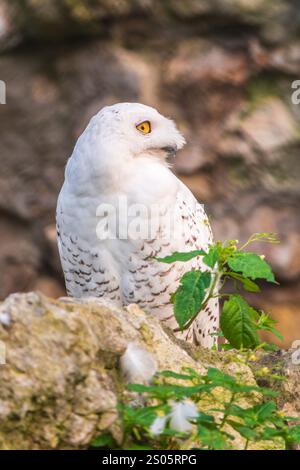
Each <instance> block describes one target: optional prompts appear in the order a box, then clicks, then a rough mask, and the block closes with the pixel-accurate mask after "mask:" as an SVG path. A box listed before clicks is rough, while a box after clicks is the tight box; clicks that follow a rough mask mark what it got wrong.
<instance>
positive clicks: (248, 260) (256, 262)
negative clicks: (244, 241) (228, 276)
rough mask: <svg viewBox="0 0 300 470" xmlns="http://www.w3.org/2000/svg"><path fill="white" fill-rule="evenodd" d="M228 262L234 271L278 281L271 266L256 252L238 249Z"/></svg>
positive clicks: (252, 276)
mask: <svg viewBox="0 0 300 470" xmlns="http://www.w3.org/2000/svg"><path fill="white" fill-rule="evenodd" d="M227 263H228V266H229V267H230V268H231V269H232V271H235V272H239V273H242V275H243V276H245V277H249V278H251V279H254V280H255V279H265V280H266V281H269V282H274V283H276V281H275V277H274V274H273V272H272V269H271V267H270V266H269V264H268V263H267V262H266V261H265V260H264V259H262V258H261V257H260V256H258V255H257V254H256V253H251V252H242V251H237V252H236V253H234V255H232V256H230V257H229V258H228V260H227Z"/></svg>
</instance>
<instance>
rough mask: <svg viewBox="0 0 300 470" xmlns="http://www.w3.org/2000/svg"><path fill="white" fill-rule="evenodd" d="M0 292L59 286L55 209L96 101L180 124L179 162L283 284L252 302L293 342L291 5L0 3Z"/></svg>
mask: <svg viewBox="0 0 300 470" xmlns="http://www.w3.org/2000/svg"><path fill="white" fill-rule="evenodd" d="M0 79H1V80H3V81H5V83H6V86H7V96H6V100H7V104H6V105H0V120H1V121H0V122H1V125H0V162H1V171H0V298H5V297H6V296H7V295H8V294H9V293H11V292H15V291H28V290H33V289H37V290H40V291H42V292H44V293H45V294H47V295H50V296H54V297H57V296H59V295H63V294H64V287H63V280H62V275H61V269H60V264H59V261H58V255H57V251H56V241H55V226H54V217H55V206H56V199H57V194H58V191H59V188H60V186H61V184H62V181H63V173H64V166H65V164H66V160H67V158H68V156H69V155H70V153H71V151H72V148H73V146H74V143H75V141H76V139H77V137H78V135H79V134H80V133H81V132H82V130H83V129H84V127H85V126H86V124H87V122H88V120H89V119H90V117H91V116H92V115H93V114H94V113H95V112H96V111H97V110H98V109H99V108H100V107H102V106H103V105H106V104H112V103H114V102H118V101H140V102H143V103H145V104H149V105H152V106H154V107H157V108H158V109H159V110H160V111H161V112H162V113H163V114H165V115H168V116H171V117H172V118H174V119H175V120H176V122H177V123H178V125H179V128H180V129H181V130H182V132H183V133H184V134H185V136H186V138H187V141H188V145H187V146H186V147H185V149H184V150H183V151H182V152H181V153H180V154H179V155H178V157H177V161H176V164H175V170H176V172H177V173H178V175H179V176H180V177H181V178H182V180H183V181H184V182H185V183H186V184H187V185H188V186H189V187H190V188H191V190H192V191H193V192H194V193H195V195H196V196H197V197H198V198H199V200H200V201H201V202H203V203H204V204H205V205H206V208H207V211H208V213H209V214H211V219H212V224H213V228H214V231H215V234H216V238H220V239H222V240H223V239H226V238H234V239H239V240H241V241H244V240H246V239H247V238H248V236H249V235H250V234H252V233H253V232H261V231H271V232H277V233H278V234H279V237H280V239H281V243H280V245H264V246H256V247H255V249H256V250H258V251H259V250H261V251H263V252H264V253H265V254H266V255H267V257H268V259H269V260H270V261H271V263H272V265H273V268H274V270H275V273H276V276H277V279H278V281H279V282H280V287H279V288H278V287H275V288H269V289H268V290H266V291H265V293H264V294H263V295H262V296H261V299H259V298H257V299H255V302H256V303H257V306H260V307H263V308H265V309H268V310H269V311H270V312H272V314H273V316H274V318H276V319H277V320H278V321H279V329H280V330H281V332H282V333H283V335H284V336H285V345H290V344H291V342H292V341H293V340H294V339H299V338H300V231H299V229H300V216H299V215H300V214H299V212H300V182H299V180H300V104H299V105H297V104H293V103H292V101H291V95H292V93H293V91H295V90H293V89H292V87H291V85H292V82H293V81H294V80H297V79H300V1H299V0H289V1H288V0H164V1H162V0H60V1H59V0H0Z"/></svg>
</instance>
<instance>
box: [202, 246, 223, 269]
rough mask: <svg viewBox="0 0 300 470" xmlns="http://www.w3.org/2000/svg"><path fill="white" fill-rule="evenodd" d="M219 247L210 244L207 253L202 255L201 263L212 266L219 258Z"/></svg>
mask: <svg viewBox="0 0 300 470" xmlns="http://www.w3.org/2000/svg"><path fill="white" fill-rule="evenodd" d="M220 253H221V247H220V246H219V245H212V246H210V247H209V250H208V253H207V254H206V255H205V256H204V257H203V263H205V264H206V266H208V267H210V268H213V267H214V266H215V264H216V262H217V261H218V260H219V258H220Z"/></svg>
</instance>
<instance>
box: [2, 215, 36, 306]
mask: <svg viewBox="0 0 300 470" xmlns="http://www.w3.org/2000/svg"><path fill="white" fill-rule="evenodd" d="M0 240H1V244H0V271H1V283H0V298H5V297H6V296H7V295H8V294H10V293H12V292H14V291H15V289H16V286H18V288H19V289H20V290H30V289H31V288H32V287H33V284H34V282H35V281H36V280H37V277H38V270H39V267H40V264H41V256H40V250H39V247H38V246H37V243H35V241H34V240H33V239H32V234H31V233H30V231H29V230H28V228H27V227H26V226H24V224H22V223H20V222H18V221H15V220H14V221H11V220H10V219H9V218H8V217H6V218H1V220H0Z"/></svg>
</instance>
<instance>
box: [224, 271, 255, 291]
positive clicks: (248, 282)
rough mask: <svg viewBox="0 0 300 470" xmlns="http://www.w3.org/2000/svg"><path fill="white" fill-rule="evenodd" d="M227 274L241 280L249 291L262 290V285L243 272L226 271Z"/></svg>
mask: <svg viewBox="0 0 300 470" xmlns="http://www.w3.org/2000/svg"><path fill="white" fill-rule="evenodd" d="M226 276H230V277H232V278H233V279H236V280H237V281H240V282H241V283H242V284H243V287H244V289H245V290H246V291H247V292H260V287H259V286H258V285H257V284H256V283H255V282H253V281H251V279H248V278H247V277H244V276H242V275H241V274H238V273H233V272H231V271H229V272H226Z"/></svg>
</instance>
